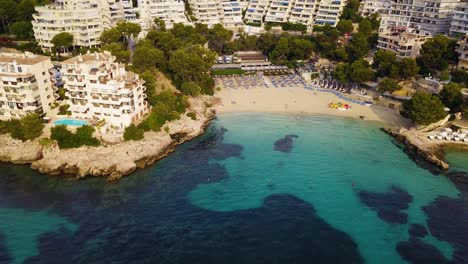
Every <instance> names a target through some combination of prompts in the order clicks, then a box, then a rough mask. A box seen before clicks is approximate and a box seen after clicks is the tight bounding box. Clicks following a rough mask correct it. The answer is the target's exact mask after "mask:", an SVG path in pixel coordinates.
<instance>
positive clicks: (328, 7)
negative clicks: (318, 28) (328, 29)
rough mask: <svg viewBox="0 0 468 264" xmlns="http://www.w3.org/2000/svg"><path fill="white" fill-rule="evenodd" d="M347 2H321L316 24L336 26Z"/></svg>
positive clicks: (326, 0)
mask: <svg viewBox="0 0 468 264" xmlns="http://www.w3.org/2000/svg"><path fill="white" fill-rule="evenodd" d="M346 2H347V1H346V0H321V1H320V5H319V7H318V10H317V15H316V17H315V22H314V24H315V25H326V24H328V25H331V26H333V27H334V26H336V24H338V22H339V21H340V16H341V13H342V12H343V8H344V7H345V6H346Z"/></svg>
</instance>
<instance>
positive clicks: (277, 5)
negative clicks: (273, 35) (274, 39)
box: [265, 0, 295, 23]
mask: <svg viewBox="0 0 468 264" xmlns="http://www.w3.org/2000/svg"><path fill="white" fill-rule="evenodd" d="M294 2H295V1H294V0H272V1H271V3H270V7H269V8H268V11H267V13H266V16H265V22H270V23H285V22H288V20H289V16H290V15H291V10H292V8H293V6H294Z"/></svg>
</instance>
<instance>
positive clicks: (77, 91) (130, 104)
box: [62, 52, 148, 127]
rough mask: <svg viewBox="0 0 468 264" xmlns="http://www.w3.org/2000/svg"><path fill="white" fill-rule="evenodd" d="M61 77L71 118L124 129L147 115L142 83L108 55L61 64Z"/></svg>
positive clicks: (69, 60)
mask: <svg viewBox="0 0 468 264" xmlns="http://www.w3.org/2000/svg"><path fill="white" fill-rule="evenodd" d="M62 74H63V81H64V82H65V85H64V88H65V89H66V90H67V93H66V95H67V97H68V99H67V103H68V104H69V105H70V108H69V109H68V111H70V112H71V116H72V117H75V118H82V119H88V120H105V121H106V122H107V123H108V124H111V125H113V126H118V127H127V126H128V125H130V124H131V123H133V122H135V121H137V120H140V119H141V118H143V116H144V114H145V113H146V112H147V111H148V106H147V103H146V101H145V98H146V94H145V93H144V91H145V89H146V88H145V86H144V85H143V84H144V81H143V80H141V79H140V78H139V76H138V74H135V73H133V72H130V71H126V70H125V66H124V65H123V64H119V63H117V62H116V61H115V57H114V56H112V55H111V54H110V53H109V52H104V53H93V54H86V55H80V56H77V57H74V58H71V59H68V60H66V61H63V62H62Z"/></svg>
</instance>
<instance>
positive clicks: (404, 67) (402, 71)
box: [398, 58, 419, 79]
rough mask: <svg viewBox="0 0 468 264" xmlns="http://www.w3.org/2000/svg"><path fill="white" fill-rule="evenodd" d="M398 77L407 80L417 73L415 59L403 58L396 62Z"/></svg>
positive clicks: (417, 68)
mask: <svg viewBox="0 0 468 264" xmlns="http://www.w3.org/2000/svg"><path fill="white" fill-rule="evenodd" d="M398 68H399V75H400V77H401V78H402V79H409V78H412V77H414V76H416V74H418V72H419V66H418V63H417V62H416V60H415V59H412V58H403V59H402V60H401V61H399V62H398Z"/></svg>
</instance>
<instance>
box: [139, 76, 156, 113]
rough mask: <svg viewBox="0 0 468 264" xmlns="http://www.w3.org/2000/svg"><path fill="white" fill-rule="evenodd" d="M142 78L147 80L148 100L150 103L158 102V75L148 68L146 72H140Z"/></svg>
mask: <svg viewBox="0 0 468 264" xmlns="http://www.w3.org/2000/svg"><path fill="white" fill-rule="evenodd" d="M140 78H141V79H143V80H144V81H145V87H146V90H145V93H146V100H147V101H148V103H149V104H150V105H155V104H156V100H157V98H156V96H155V95H156V77H155V76H154V74H153V72H151V71H150V70H148V69H147V70H146V71H145V72H143V73H141V74H140Z"/></svg>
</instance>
